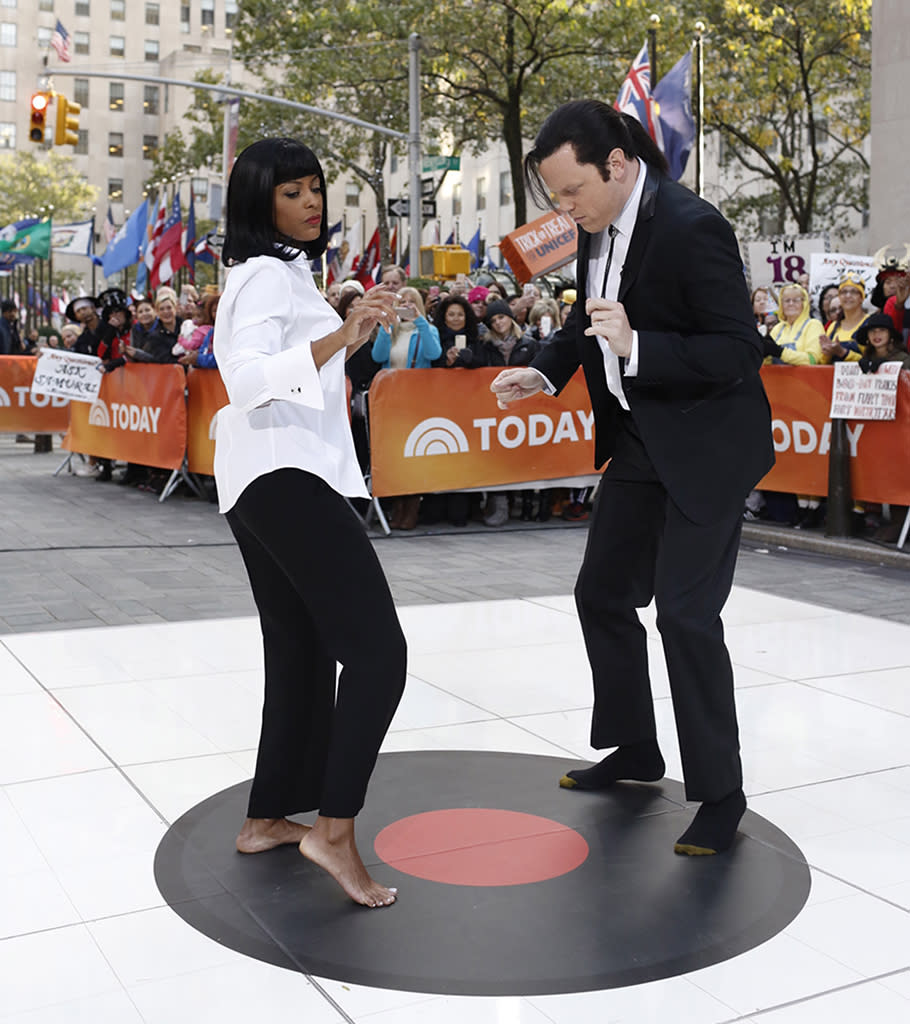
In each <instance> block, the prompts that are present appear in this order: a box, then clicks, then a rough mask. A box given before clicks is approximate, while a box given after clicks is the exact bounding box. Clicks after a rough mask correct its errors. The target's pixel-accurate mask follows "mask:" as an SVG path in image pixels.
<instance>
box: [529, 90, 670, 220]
mask: <svg viewBox="0 0 910 1024" xmlns="http://www.w3.org/2000/svg"><path fill="white" fill-rule="evenodd" d="M567 143H568V144H569V145H570V146H571V147H572V149H574V150H575V159H576V160H577V161H578V162H579V163H580V164H594V166H595V167H597V169H598V171H599V172H600V176H601V177H602V178H603V180H604V181H609V180H610V172H609V170H608V169H607V158H608V157H609V155H610V154H611V153H612V152H613V150H614V149H621V150H622V151H623V153H624V154H625V155H626V157H627V158H628V159H630V160H631V159H632V158H633V157H637V158H640V159H641V160H644V162H645V163H646V164H648V166H650V167H653V168H654V169H655V170H656V171H658V172H659V173H661V174H666V173H667V172H668V170H669V168H668V165H667V159H666V157H665V156H664V155H663V153H661V151H660V150H659V149H658V147H657V145H656V143H655V142H654V140H653V139H652V138H651V136H650V135H648V133H647V132H646V131H645V130H644V128H642V126H641V125H640V124H639V123H638V121H636V120H635V118H634V117H631V116H630V115H628V114H621V113H620V112H619V111H618V110H615V109H614V108H613V107H610V106H607V104H606V103H601V102H600V101H599V100H573V101H572V102H571V103H564V104H563V105H562V106H561V107H559V108H558V109H556V110H554V111H553V113H552V114H550V116H549V117H548V118H547V119H546V121H544V123H543V126H542V127H541V129H540V131H539V132H538V133H537V138H536V139H535V140H534V148H533V149H532V150H531V151H530V152H529V153H528V155H527V156H526V157H525V162H524V172H525V183H526V184H527V186H528V191H529V192H530V194H531V195H532V197H533V198H534V200H535V202H536V203H537V205H538V206H540V207H542V208H543V209H546V208H548V207H550V208H552V206H553V201H552V199H551V197H550V190H549V189H548V188H547V186H546V183H545V182H544V180H543V178H541V176H540V164H541V161H542V160H546V159H547V157H548V156H552V155H553V154H554V153H555V152H556V150H557V149H561V148H562V147H563V146H565V145H566V144H567Z"/></svg>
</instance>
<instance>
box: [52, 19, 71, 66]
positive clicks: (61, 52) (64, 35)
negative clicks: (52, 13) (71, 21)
mask: <svg viewBox="0 0 910 1024" xmlns="http://www.w3.org/2000/svg"><path fill="white" fill-rule="evenodd" d="M51 46H53V48H54V49H55V50H56V51H57V56H58V57H59V58H60V59H61V60H62V61H66V62H67V63H69V59H70V34H69V32H67V31H66V29H65V28H64V27H63V22H62V21H61V20H60V19H59V18H58V19H57V24H56V25H55V26H54V34H53V35H52V36H51Z"/></svg>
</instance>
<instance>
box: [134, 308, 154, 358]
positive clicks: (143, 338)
mask: <svg viewBox="0 0 910 1024" xmlns="http://www.w3.org/2000/svg"><path fill="white" fill-rule="evenodd" d="M157 319H158V318H157V317H156V316H155V300H154V299H152V298H149V297H148V296H143V297H142V298H140V299H137V300H136V301H135V303H134V304H133V329H132V332H131V334H132V337H131V341H132V346H131V347H132V348H142V349H144V348H145V345H146V343H147V341H148V337H149V335H150V334H151V332H152V331H153V330H154V328H155V321H156V320H157Z"/></svg>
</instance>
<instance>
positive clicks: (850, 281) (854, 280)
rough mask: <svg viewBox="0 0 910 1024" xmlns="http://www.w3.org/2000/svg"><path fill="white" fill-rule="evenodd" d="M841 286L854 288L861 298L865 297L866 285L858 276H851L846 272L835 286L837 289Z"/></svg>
mask: <svg viewBox="0 0 910 1024" xmlns="http://www.w3.org/2000/svg"><path fill="white" fill-rule="evenodd" d="M842 288H856V289H857V290H858V291H859V293H860V295H861V296H862V297H863V299H865V298H866V286H865V285H864V284H863V282H862V281H861V280H860V278H859V277H853V276H851V275H850V274H848V275H847V276H846V277H845V278H844V279H843V281H841V283H840V284H839V285H838V286H837V290H838V291H840V290H841V289H842Z"/></svg>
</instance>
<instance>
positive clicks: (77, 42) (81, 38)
mask: <svg viewBox="0 0 910 1024" xmlns="http://www.w3.org/2000/svg"><path fill="white" fill-rule="evenodd" d="M73 52H74V53H81V54H87V53H88V32H74V33H73Z"/></svg>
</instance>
